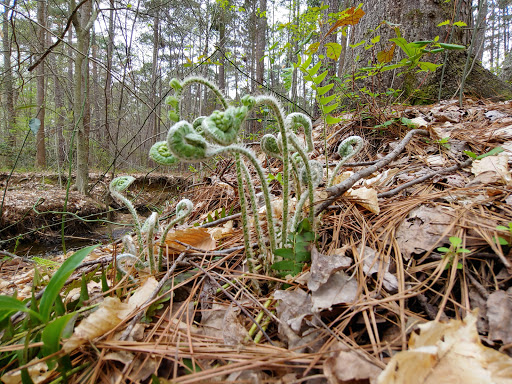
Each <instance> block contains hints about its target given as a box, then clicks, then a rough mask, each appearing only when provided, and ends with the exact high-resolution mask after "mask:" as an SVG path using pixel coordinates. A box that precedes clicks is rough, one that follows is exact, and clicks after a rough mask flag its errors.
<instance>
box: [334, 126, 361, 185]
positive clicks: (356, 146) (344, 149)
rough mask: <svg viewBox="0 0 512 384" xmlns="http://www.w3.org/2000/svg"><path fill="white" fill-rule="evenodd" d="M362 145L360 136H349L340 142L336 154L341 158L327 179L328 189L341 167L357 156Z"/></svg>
mask: <svg viewBox="0 0 512 384" xmlns="http://www.w3.org/2000/svg"><path fill="white" fill-rule="evenodd" d="M363 144H364V140H363V139H362V138H361V137H360V136H349V137H347V138H346V139H345V140H343V141H342V142H341V144H340V145H339V147H338V154H339V155H340V156H341V159H340V161H339V162H338V164H337V165H336V168H334V172H333V173H332V175H331V177H330V178H329V183H328V184H327V186H328V187H330V186H332V183H333V182H334V178H335V177H336V175H337V174H338V171H339V169H340V168H341V166H342V165H343V164H345V163H346V162H347V161H348V160H349V159H351V158H352V157H354V156H355V155H357V154H358V153H359V151H361V149H362V148H363Z"/></svg>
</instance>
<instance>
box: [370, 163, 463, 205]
mask: <svg viewBox="0 0 512 384" xmlns="http://www.w3.org/2000/svg"><path fill="white" fill-rule="evenodd" d="M472 162H473V159H467V160H466V161H464V162H463V163H459V164H456V165H454V166H452V167H448V168H443V169H439V170H437V171H433V172H430V173H427V174H426V175H424V176H422V177H419V178H417V179H414V180H411V181H409V182H407V183H404V184H402V185H399V186H398V187H396V188H393V189H391V190H389V191H386V192H382V193H379V194H378V195H377V197H379V198H380V197H389V196H393V195H395V194H397V193H398V192H400V191H402V190H404V189H406V188H409V187H410V186H412V185H415V184H418V183H421V182H423V181H425V180H428V179H430V178H432V177H434V176H437V175H444V174H445V173H451V172H453V171H456V170H457V169H460V168H464V167H467V166H468V165H470V164H471V163H472Z"/></svg>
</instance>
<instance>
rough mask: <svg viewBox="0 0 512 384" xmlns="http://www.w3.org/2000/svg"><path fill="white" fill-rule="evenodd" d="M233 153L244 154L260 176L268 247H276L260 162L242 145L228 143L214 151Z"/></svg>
mask: <svg viewBox="0 0 512 384" xmlns="http://www.w3.org/2000/svg"><path fill="white" fill-rule="evenodd" d="M225 152H226V153H233V154H237V153H239V154H241V155H244V156H245V157H246V158H247V159H248V160H249V161H250V162H251V163H252V165H253V166H254V169H256V172H257V173H258V177H259V178H260V182H261V189H262V192H263V197H264V199H265V207H266V210H267V213H266V214H267V227H268V234H269V238H270V247H271V249H276V248H277V247H276V243H277V242H276V234H275V228H274V217H273V209H272V204H271V202H270V192H269V189H268V182H267V178H266V176H265V171H264V170H263V168H262V167H261V165H260V163H259V162H258V159H256V156H255V155H254V153H253V152H252V151H251V150H249V149H247V148H245V147H242V146H239V145H230V146H229V147H219V148H217V149H216V150H215V151H214V153H215V154H221V153H225Z"/></svg>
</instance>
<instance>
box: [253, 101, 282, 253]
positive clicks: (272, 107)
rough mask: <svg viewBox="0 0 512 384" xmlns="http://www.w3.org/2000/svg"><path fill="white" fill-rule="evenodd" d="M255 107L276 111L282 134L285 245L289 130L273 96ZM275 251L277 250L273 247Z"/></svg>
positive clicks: (279, 106) (259, 102)
mask: <svg viewBox="0 0 512 384" xmlns="http://www.w3.org/2000/svg"><path fill="white" fill-rule="evenodd" d="M255 105H256V106H258V105H267V106H269V107H270V108H271V109H272V110H273V111H274V115H275V117H276V120H277V123H278V127H279V131H280V133H281V146H282V155H283V225H282V228H281V242H282V243H284V242H285V241H286V236H287V231H288V195H289V179H290V173H289V171H290V169H289V168H290V156H289V153H288V137H287V134H286V132H287V129H286V125H285V122H284V111H283V109H282V107H281V104H280V103H279V101H277V99H276V98H275V97H273V96H268V95H267V96H258V97H256V99H255ZM269 230H270V228H269ZM273 249H275V248H274V247H273Z"/></svg>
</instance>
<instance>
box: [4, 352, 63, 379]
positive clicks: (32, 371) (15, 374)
mask: <svg viewBox="0 0 512 384" xmlns="http://www.w3.org/2000/svg"><path fill="white" fill-rule="evenodd" d="M36 361H39V358H37V357H36V358H35V359H34V360H32V361H31V362H30V364H33V363H34V362H36ZM27 370H28V374H29V376H30V378H31V379H32V381H33V382H34V384H39V383H42V382H44V381H46V379H47V378H48V377H50V375H51V374H52V373H53V371H54V370H51V371H50V370H48V365H47V364H46V362H41V363H36V364H34V365H31V366H30V367H28V368H27ZM1 380H2V382H3V383H5V384H21V383H22V381H21V370H19V369H13V370H12V371H9V372H7V373H6V374H5V375H3V376H2V377H1Z"/></svg>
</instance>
